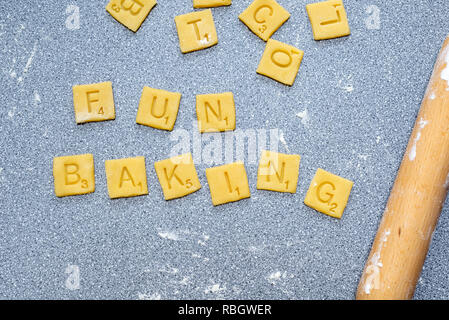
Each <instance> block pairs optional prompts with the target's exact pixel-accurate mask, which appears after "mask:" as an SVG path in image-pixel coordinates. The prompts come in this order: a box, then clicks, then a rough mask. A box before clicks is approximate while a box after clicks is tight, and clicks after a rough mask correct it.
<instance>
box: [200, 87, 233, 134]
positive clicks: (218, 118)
mask: <svg viewBox="0 0 449 320" xmlns="http://www.w3.org/2000/svg"><path fill="white" fill-rule="evenodd" d="M196 115H197V118H198V129H199V131H200V132H220V131H230V130H234V129H235V102H234V95H233V94H232V92H225V93H217V94H199V95H197V96H196Z"/></svg>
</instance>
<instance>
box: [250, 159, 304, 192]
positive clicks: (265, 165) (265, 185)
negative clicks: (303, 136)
mask: <svg viewBox="0 0 449 320" xmlns="http://www.w3.org/2000/svg"><path fill="white" fill-rule="evenodd" d="M300 160H301V157H300V156H299V155H297V154H292V155H290V154H282V153H277V152H271V151H265V150H264V151H263V152H262V156H261V158H260V161H259V170H258V172H257V189H263V190H271V191H278V192H290V193H295V192H296V186H297V184H298V175H299V161H300Z"/></svg>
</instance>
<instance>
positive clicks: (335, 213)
mask: <svg viewBox="0 0 449 320" xmlns="http://www.w3.org/2000/svg"><path fill="white" fill-rule="evenodd" d="M353 184H354V183H353V182H352V181H350V180H347V179H344V178H342V177H339V176H336V175H334V174H332V173H330V172H327V171H324V170H323V169H318V170H317V171H316V174H315V177H314V178H313V180H312V182H311V183H310V187H309V190H308V191H307V194H306V198H305V200H304V203H305V204H306V205H307V206H309V207H311V208H313V209H315V210H318V211H320V212H322V213H324V214H327V215H329V216H331V217H334V218H341V216H342V214H343V211H344V210H345V207H346V204H347V202H348V198H349V194H350V193H351V189H352V186H353Z"/></svg>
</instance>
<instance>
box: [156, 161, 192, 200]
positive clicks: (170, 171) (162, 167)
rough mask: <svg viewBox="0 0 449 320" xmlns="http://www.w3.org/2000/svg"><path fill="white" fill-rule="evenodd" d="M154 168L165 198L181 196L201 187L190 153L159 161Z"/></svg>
mask: <svg viewBox="0 0 449 320" xmlns="http://www.w3.org/2000/svg"><path fill="white" fill-rule="evenodd" d="M154 169H155V170H156V174H157V177H158V179H159V183H160V184H161V187H162V191H163V193H164V198H165V200H171V199H176V198H181V197H184V196H186V195H188V194H191V193H193V192H195V191H197V190H199V189H200V188H201V183H200V180H199V179H198V175H197V173H196V169H195V165H194V164H193V159H192V155H191V154H190V153H186V154H183V155H180V156H176V157H172V158H170V159H166V160H162V161H157V162H155V163H154Z"/></svg>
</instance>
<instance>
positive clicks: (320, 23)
mask: <svg viewBox="0 0 449 320" xmlns="http://www.w3.org/2000/svg"><path fill="white" fill-rule="evenodd" d="M306 9H307V14H308V15H309V19H310V23H311V25H312V31H313V38H314V39H315V40H325V39H332V38H338V37H344V36H347V35H349V34H351V30H350V29H349V24H348V18H347V16H346V11H345V8H344V6H343V1H342V0H329V1H323V2H317V3H312V4H308V5H306Z"/></svg>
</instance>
